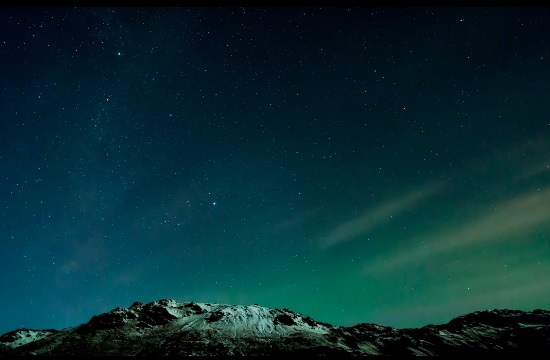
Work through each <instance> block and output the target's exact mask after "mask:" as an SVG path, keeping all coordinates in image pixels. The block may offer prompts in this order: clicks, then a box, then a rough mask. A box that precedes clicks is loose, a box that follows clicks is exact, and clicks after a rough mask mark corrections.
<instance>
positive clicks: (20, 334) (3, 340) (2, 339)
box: [0, 329, 58, 348]
mask: <svg viewBox="0 0 550 360" xmlns="http://www.w3.org/2000/svg"><path fill="white" fill-rule="evenodd" d="M57 332H58V331H57V330H33V329H17V330H14V331H10V332H8V333H5V334H4V335H2V336H0V345H4V346H6V347H8V348H16V347H19V346H21V345H25V344H28V343H31V342H33V341H36V340H40V339H43V338H45V337H47V336H49V335H51V334H55V333H57Z"/></svg>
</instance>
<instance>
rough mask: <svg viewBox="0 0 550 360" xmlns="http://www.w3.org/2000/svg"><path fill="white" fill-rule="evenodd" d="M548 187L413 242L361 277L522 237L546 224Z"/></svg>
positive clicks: (549, 198)
mask: <svg viewBox="0 0 550 360" xmlns="http://www.w3.org/2000/svg"><path fill="white" fill-rule="evenodd" d="M549 204H550V187H547V188H544V189H542V190H540V191H539V190H534V191H530V192H527V193H524V194H523V195H521V196H519V197H516V198H513V199H509V200H507V201H504V202H501V203H498V204H497V205H496V206H494V207H489V208H487V209H485V213H484V214H481V215H480V217H477V218H475V219H472V220H470V221H468V222H466V223H464V224H461V225H456V226H450V227H447V228H445V229H443V230H442V231H441V232H438V233H434V234H431V235H428V236H425V237H419V238H418V239H416V240H415V241H413V244H414V245H412V246H410V247H409V248H407V249H403V250H402V251H400V252H399V253H396V254H389V255H388V257H386V258H383V259H380V260H378V261H376V262H374V263H372V262H371V263H369V264H367V265H366V267H365V269H364V273H365V274H371V275H372V274H379V273H384V272H388V271H392V270H395V269H399V268H401V267H403V266H406V265H410V264H418V263H421V262H424V261H426V260H427V259H429V258H433V257H436V256H439V255H443V254H448V253H450V252H451V251H456V250H459V249H467V248H471V247H475V246H478V245H480V244H485V243H492V242H498V241H503V239H506V238H507V237H509V236H513V235H520V234H525V233H527V232H528V231H530V230H533V229H535V227H536V226H538V225H542V224H544V223H547V222H550V206H549Z"/></svg>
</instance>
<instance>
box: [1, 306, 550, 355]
mask: <svg viewBox="0 0 550 360" xmlns="http://www.w3.org/2000/svg"><path fill="white" fill-rule="evenodd" d="M545 350H546V351H548V350H550V311H547V310H542V309H536V310H533V311H521V310H509V309H494V310H484V311H476V312H473V313H469V314H465V315H462V316H458V317H456V318H454V319H452V320H450V321H449V322H448V323H446V324H439V325H426V326H424V327H421V328H406V329H396V328H392V327H390V326H383V325H378V324H372V323H359V324H356V325H353V326H333V325H331V324H328V323H324V322H320V321H316V320H314V319H312V318H311V317H309V316H304V315H302V314H299V313H296V312H293V311H291V310H289V309H275V308H267V307H262V306H259V305H257V304H254V305H230V304H212V303H197V302H177V301H175V300H172V299H162V300H158V301H153V302H150V303H147V304H144V303H141V302H134V303H133V304H132V305H131V306H130V307H128V308H120V307H117V308H115V309H113V310H111V311H109V312H105V313H102V314H98V315H95V316H93V317H92V318H91V319H90V320H89V321H88V322H86V323H83V324H80V325H77V326H73V327H69V328H65V329H62V330H55V329H46V330H37V329H25V328H21V329H16V330H13V331H10V332H8V333H5V334H3V335H1V336H0V355H277V354H290V353H302V354H314V355H446V354H452V355H459V354H462V355H469V354H484V355H485V354H494V355H497V354H507V355H508V354H525V353H531V352H533V353H536V352H539V351H545Z"/></svg>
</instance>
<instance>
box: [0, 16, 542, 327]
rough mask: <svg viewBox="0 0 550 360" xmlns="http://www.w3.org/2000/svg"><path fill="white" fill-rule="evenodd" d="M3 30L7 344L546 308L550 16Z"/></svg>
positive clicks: (114, 21)
mask: <svg viewBox="0 0 550 360" xmlns="http://www.w3.org/2000/svg"><path fill="white" fill-rule="evenodd" d="M0 17H1V22H0V27H1V29H0V64H1V67H0V69H1V70H0V79H1V87H0V101H1V104H0V245H1V249H2V251H1V252H0V272H1V273H2V274H3V276H1V277H0V289H2V291H1V292H0V308H1V309H2V311H0V333H5V332H7V331H11V330H14V329H16V328H21V327H27V328H38V329H46V328H57V329H61V328H65V327H69V326H74V325H77V324H80V323H83V322H86V321H88V320H89V318H90V317H91V316H93V315H96V314H99V313H101V312H105V311H109V310H111V309H113V308H115V307H118V306H120V307H127V306H130V305H131V304H132V302H134V301H142V302H149V301H154V300H158V299H162V298H172V299H175V300H177V301H196V302H212V303H230V304H242V305H250V304H253V303H257V304H259V305H262V306H267V307H276V308H288V309H291V310H293V311H296V312H300V313H302V314H304V315H307V316H311V317H313V318H314V319H316V320H318V321H325V322H329V323H331V324H333V325H352V324H356V323H359V322H370V323H378V324H380V325H388V326H395V327H419V326H424V325H427V324H430V323H444V322H447V321H449V320H450V319H451V318H453V317H455V316H459V315H462V314H464V313H467V312H471V311H476V310H485V309H494V308H509V309H519V310H533V309H536V308H544V309H548V308H549V305H550V303H549V302H548V299H549V298H550V277H548V276H545V275H544V274H547V273H550V206H549V204H550V140H549V139H550V120H549V119H550V107H548V104H549V103H550V91H549V90H548V89H549V88H548V84H549V83H550V62H549V59H550V29H549V26H548V23H549V20H550V14H549V12H548V10H547V9H545V8H414V7H412V8H343V7H342V8H339V7H330V8H298V7H295V8H277V7H267V8H248V7H245V8H240V7H226V8H214V7H212V8H208V7H205V8H198V7H192V8H184V7H181V8H102V7H97V8H62V7H60V8H5V9H3V11H2V12H1V13H0Z"/></svg>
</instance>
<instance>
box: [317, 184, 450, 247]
mask: <svg viewBox="0 0 550 360" xmlns="http://www.w3.org/2000/svg"><path fill="white" fill-rule="evenodd" d="M442 189H443V184H442V183H441V182H431V183H428V184H426V185H423V186H422V187H419V188H416V189H414V190H412V191H409V192H407V193H405V194H403V195H401V196H400V197H397V198H392V199H389V200H387V201H385V202H383V203H381V204H379V205H377V206H375V207H374V208H371V209H368V210H366V211H365V212H363V213H362V214H361V215H359V216H357V217H355V218H352V219H349V220H348V221H345V222H343V223H341V224H339V225H338V226H336V227H335V228H333V229H332V230H331V231H330V232H329V233H328V234H327V235H326V236H324V237H322V238H321V239H320V241H319V245H320V247H321V249H328V248H330V247H332V246H335V245H337V244H340V243H343V242H346V241H349V240H350V239H352V238H354V237H357V236H359V235H361V234H366V233H368V232H369V231H371V230H372V229H374V228H375V227H376V226H379V225H381V224H383V223H385V222H387V221H389V220H390V219H391V218H392V217H393V216H396V215H398V214H400V213H402V212H404V211H406V210H410V209H411V208H413V207H414V206H415V205H416V204H418V203H419V202H420V201H422V200H424V199H426V198H428V197H430V196H432V195H434V194H436V193H437V192H439V191H441V190H442Z"/></svg>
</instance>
